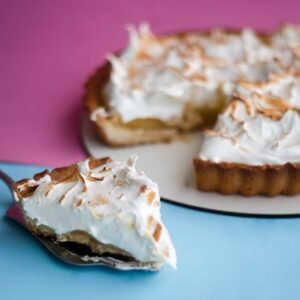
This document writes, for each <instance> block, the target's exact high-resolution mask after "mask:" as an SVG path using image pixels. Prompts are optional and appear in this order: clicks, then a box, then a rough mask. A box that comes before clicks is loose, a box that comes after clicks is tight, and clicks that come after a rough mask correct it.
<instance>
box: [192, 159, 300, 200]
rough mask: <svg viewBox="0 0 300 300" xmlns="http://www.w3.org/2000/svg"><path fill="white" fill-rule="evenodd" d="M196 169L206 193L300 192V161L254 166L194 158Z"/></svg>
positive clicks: (200, 185) (266, 193)
mask: <svg viewBox="0 0 300 300" xmlns="http://www.w3.org/2000/svg"><path fill="white" fill-rule="evenodd" d="M194 169H195V174H196V183H197V188H198V189H199V190H202V191H205V192H218V193H221V194H225V195H231V194H240V195H243V196H254V195H263V196H268V197H273V196H276V195H279V194H282V195H296V194H299V193H300V185H299V180H300V164H291V163H286V164H284V165H264V166H250V165H243V164H237V163H214V162H210V161H204V160H201V159H199V158H194Z"/></svg>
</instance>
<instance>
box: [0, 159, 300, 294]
mask: <svg viewBox="0 0 300 300" xmlns="http://www.w3.org/2000/svg"><path fill="white" fill-rule="evenodd" d="M0 168H1V169H3V170H4V171H5V172H7V173H8V174H9V175H11V176H12V177H13V178H14V179H16V180H18V179H21V178H24V177H30V176H32V175H33V174H34V173H36V172H38V171H40V170H42V169H44V168H41V167H36V166H28V165H20V164H10V163H0ZM0 191H1V193H0V216H1V219H0V240H1V247H0V299H3V300H4V299H5V300H7V299H43V300H47V299H57V300H58V299H64V300H66V299H89V298H90V299H151V300H153V299H230V300H233V299H256V300H258V299H263V300H267V299H272V300H275V299H297V300H299V299H300V238H299V236H300V219H298V218H294V219H263V218H243V217H236V216H225V215H219V214H212V213H207V212H201V211H199V210H194V209H190V208H185V207H180V206H177V205H173V204H170V203H166V202H163V204H162V215H163V220H164V222H165V225H166V226H167V228H168V229H169V232H170V233H171V236H172V238H173V242H174V244H175V247H176V249H177V256H178V269H177V270H173V269H172V268H171V267H169V266H165V267H164V268H163V269H162V270H161V271H160V272H157V273H152V272H138V271H130V272H122V271H116V270H111V269H107V268H103V267H76V266H71V265H68V264H65V263H63V262H60V261H58V260H57V259H56V258H54V257H53V256H52V255H51V254H49V253H48V252H47V251H46V250H45V249H44V248H43V246H42V245H40V244H39V243H38V241H37V240H36V239H35V238H34V237H33V236H31V235H30V234H29V233H28V232H27V231H25V230H24V229H23V228H21V226H19V225H18V224H16V223H14V222H13V221H11V220H9V219H8V218H7V217H5V216H4V215H5V212H6V210H7V208H8V207H9V205H10V203H11V201H12V199H11V195H10V193H9V190H8V189H7V187H6V186H5V185H4V184H3V183H2V182H0ZM241 200H242V199H241ZM269 201H272V200H271V199H269Z"/></svg>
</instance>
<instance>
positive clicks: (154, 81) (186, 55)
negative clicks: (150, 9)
mask: <svg viewBox="0 0 300 300" xmlns="http://www.w3.org/2000/svg"><path fill="white" fill-rule="evenodd" d="M129 34H130V38H129V44H128V46H127V48H126V49H125V50H124V51H123V52H122V53H121V54H120V55H119V56H115V55H109V56H108V59H109V61H110V62H111V64H112V71H111V77H110V81H109V83H108V84H107V86H106V89H105V94H106V97H107V99H108V104H109V109H110V111H111V112H113V113H117V114H118V115H119V116H120V117H121V119H122V121H123V122H124V123H127V122H130V121H132V120H135V119H143V118H157V119H160V120H162V121H165V122H168V121H170V120H174V119H180V118H181V117H182V115H183V112H184V109H185V107H186V105H187V104H188V103H192V104H193V105H194V106H195V107H199V108H200V109H201V108H214V107H216V106H218V105H219V100H220V98H224V99H227V100H229V99H231V97H232V94H233V92H234V89H235V87H236V81H237V80H248V81H262V80H267V79H268V78H269V75H270V74H272V73H280V72H282V71H285V70H287V69H289V68H291V67H293V68H296V69H299V68H300V62H299V53H300V51H299V49H300V48H299V44H300V43H299V42H300V29H299V27H297V26H292V25H285V26H283V27H280V28H279V29H278V30H276V31H274V32H273V33H272V34H268V35H261V34H257V33H256V32H254V31H252V30H250V29H244V30H241V31H240V32H238V33H237V32H233V31H224V30H222V29H215V30H212V31H211V32H209V33H207V34H203V33H197V32H191V33H187V34H183V35H180V34H178V35H167V36H160V37H157V36H154V35H153V34H152V33H151V31H150V29H149V27H148V26H147V25H145V24H142V25H141V26H140V27H139V28H138V29H136V28H134V27H132V26H131V27H130V28H129ZM97 113H98V111H97V110H96V111H95V112H94V114H93V119H96V117H97V116H96V115H97ZM99 113H101V111H99Z"/></svg>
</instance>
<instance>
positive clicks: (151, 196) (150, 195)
mask: <svg viewBox="0 0 300 300" xmlns="http://www.w3.org/2000/svg"><path fill="white" fill-rule="evenodd" d="M155 196H156V194H155V192H153V191H151V192H150V193H149V194H148V195H147V201H148V204H149V205H151V204H152V202H153V200H154V199H155Z"/></svg>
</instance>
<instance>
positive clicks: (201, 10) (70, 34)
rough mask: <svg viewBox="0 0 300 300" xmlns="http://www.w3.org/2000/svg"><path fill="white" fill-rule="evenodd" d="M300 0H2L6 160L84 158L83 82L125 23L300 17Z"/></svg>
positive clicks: (250, 22)
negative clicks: (80, 130) (81, 117)
mask: <svg viewBox="0 0 300 300" xmlns="http://www.w3.org/2000/svg"><path fill="white" fill-rule="evenodd" d="M299 6H300V4H299V1H297V0H294V1H293V0H274V1H267V0H265V1H262V0H248V1H238V0H224V1H217V0H210V1H192V0H184V1H182V0H181V1H179V0H177V1H170V0H166V1H163V0H141V1H117V0H108V1H101V0H95V1H87V0H85V1H84V0H82V1H74V0H73V1H62V0H55V1H53V0H49V1H41V0H34V1H32V0H28V1H20V0H19V1H16V0H13V1H12V0H5V1H4V0H2V1H1V2H0V103H1V106H0V160H7V161H17V162H32V163H36V164H42V165H53V166H58V165H64V164H68V163H71V162H74V161H77V160H80V159H82V158H84V156H85V153H84V150H83V149H82V147H81V145H80V138H79V128H80V116H81V113H82V108H81V97H82V94H83V84H84V82H85V80H86V79H87V77H88V76H89V74H90V73H91V72H93V71H94V70H95V68H96V67H97V66H98V65H99V64H100V63H101V62H102V61H103V59H104V58H105V55H106V53H107V52H110V51H114V50H116V49H119V48H121V47H123V46H125V45H126V40H127V35H126V32H125V31H124V26H125V25H126V24H127V23H133V24H139V23H140V22H142V21H148V22H150V24H151V26H152V28H153V29H154V31H155V32H156V33H160V32H164V31H174V30H178V29H188V28H207V27H210V26H216V25H225V26H233V27H240V26H253V27H255V28H259V29H270V28H272V27H273V26H275V25H277V24H278V23H279V22H282V21H290V22H294V23H297V22H298V23H299V21H300V14H299Z"/></svg>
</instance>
